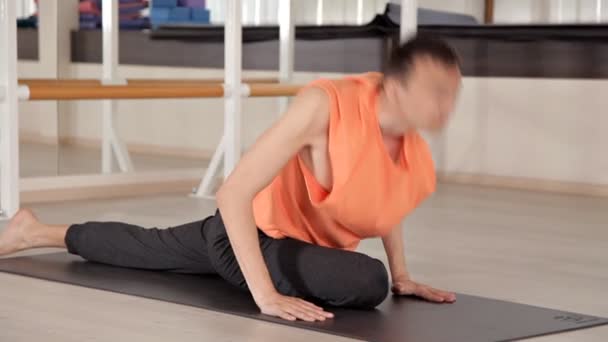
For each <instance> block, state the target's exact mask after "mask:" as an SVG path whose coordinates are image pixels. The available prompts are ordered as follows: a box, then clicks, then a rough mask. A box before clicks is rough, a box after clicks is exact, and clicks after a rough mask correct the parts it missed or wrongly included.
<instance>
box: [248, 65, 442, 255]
mask: <svg viewBox="0 0 608 342" xmlns="http://www.w3.org/2000/svg"><path fill="white" fill-rule="evenodd" d="M381 80H382V75H381V74H379V73H366V74H362V75H355V76H349V77H345V78H343V79H339V80H327V79H321V80H317V81H314V82H312V83H311V84H309V85H308V86H311V87H319V88H321V89H323V90H324V91H325V92H326V93H327V95H328V96H329V100H330V101H329V103H330V119H329V136H328V153H329V162H330V167H331V172H332V177H333V178H332V185H331V189H330V190H327V189H324V188H323V187H322V186H321V185H320V184H319V183H318V182H317V181H316V179H315V177H314V176H313V174H312V172H311V171H310V170H309V169H308V168H307V167H306V165H305V164H304V162H303V161H302V160H301V159H300V157H299V155H296V156H295V157H294V158H292V159H291V160H290V161H289V162H288V163H287V164H286V165H285V167H284V168H283V169H282V170H281V171H280V173H279V174H278V175H277V177H275V179H274V180H273V181H272V182H271V183H270V184H269V185H268V186H267V187H266V188H264V189H263V190H262V191H261V192H260V193H258V194H257V195H256V197H255V199H254V201H253V212H254V217H255V221H256V224H257V226H258V227H259V228H260V229H261V230H262V231H263V232H264V233H265V234H266V235H268V236H270V237H273V238H276V239H280V238H285V237H290V238H294V239H298V240H301V241H305V242H308V243H312V244H316V245H320V246H326V247H332V248H340V249H346V250H354V249H356V247H357V246H358V244H359V242H360V241H361V240H362V239H364V238H369V237H380V236H384V235H387V234H388V233H389V232H390V231H391V230H392V229H393V228H394V227H396V226H397V225H398V224H399V223H400V222H401V221H402V219H403V218H404V217H405V216H406V215H407V214H408V213H409V212H410V211H411V210H413V209H414V208H415V207H416V206H417V205H418V204H419V203H420V202H421V201H422V200H424V199H425V198H426V197H428V196H429V195H430V194H431V193H432V192H433V191H434V190H435V171H434V165H433V160H432V157H431V153H430V151H429V148H428V145H427V144H426V142H425V141H424V140H423V139H422V137H421V136H420V135H419V134H418V133H415V132H412V133H408V134H407V135H406V136H405V137H404V139H403V149H402V150H403V153H402V154H401V155H400V157H399V159H398V161H393V160H392V158H391V157H390V155H389V154H388V152H387V150H386V147H385V144H384V141H383V138H382V134H381V130H380V125H379V122H378V113H377V110H376V98H377V95H378V85H379V82H381Z"/></svg>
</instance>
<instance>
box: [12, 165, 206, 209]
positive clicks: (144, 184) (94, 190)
mask: <svg viewBox="0 0 608 342" xmlns="http://www.w3.org/2000/svg"><path fill="white" fill-rule="evenodd" d="M204 172H205V169H184V170H167V171H154V172H138V173H116V174H95V175H77V176H58V177H32V178H23V179H21V182H20V186H21V189H20V195H21V203H22V204H32V203H48V202H58V201H74V200H89V199H110V198H121V197H137V196H149V195H162V194H182V195H184V196H186V195H188V194H191V193H192V190H193V188H195V187H197V186H198V185H199V183H200V181H201V177H202V175H204Z"/></svg>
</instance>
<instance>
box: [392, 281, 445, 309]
mask: <svg viewBox="0 0 608 342" xmlns="http://www.w3.org/2000/svg"><path fill="white" fill-rule="evenodd" d="M391 290H392V291H393V293H394V294H396V295H404V296H417V297H420V298H423V299H426V300H428V301H431V302H436V303H453V302H455V301H456V295H455V294H454V293H451V292H447V291H442V290H438V289H435V288H432V287H430V286H428V285H424V284H420V283H417V282H415V281H412V280H410V279H395V280H393V286H392V288H391Z"/></svg>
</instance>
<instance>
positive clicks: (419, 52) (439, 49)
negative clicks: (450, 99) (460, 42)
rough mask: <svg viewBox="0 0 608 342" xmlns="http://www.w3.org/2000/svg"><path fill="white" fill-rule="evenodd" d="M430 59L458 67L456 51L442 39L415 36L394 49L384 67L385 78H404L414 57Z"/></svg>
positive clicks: (429, 36) (422, 35)
mask: <svg viewBox="0 0 608 342" xmlns="http://www.w3.org/2000/svg"><path fill="white" fill-rule="evenodd" d="M423 56H424V57H430V58H432V59H434V60H436V61H438V62H440V63H442V64H444V65H446V66H450V67H451V66H455V67H460V59H459V58H458V55H457V54H456V51H455V50H454V49H453V48H452V47H451V46H450V45H449V44H448V43H447V42H446V41H444V40H443V39H441V38H439V37H437V36H434V35H429V34H420V33H419V34H416V35H415V36H413V37H412V38H410V39H408V40H407V41H405V42H404V43H403V44H401V45H399V46H397V47H396V48H394V49H393V50H392V52H391V54H390V57H389V59H388V61H387V62H386V64H385V66H384V70H383V72H384V76H385V77H387V78H388V77H397V78H402V79H404V78H406V77H407V75H408V73H409V72H410V69H411V67H412V64H413V62H414V60H415V58H416V57H423Z"/></svg>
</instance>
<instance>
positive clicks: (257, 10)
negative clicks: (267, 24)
mask: <svg viewBox="0 0 608 342" xmlns="http://www.w3.org/2000/svg"><path fill="white" fill-rule="evenodd" d="M253 7H254V12H253V13H254V17H253V24H254V25H255V26H260V25H262V0H255V2H254V6H253Z"/></svg>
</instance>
